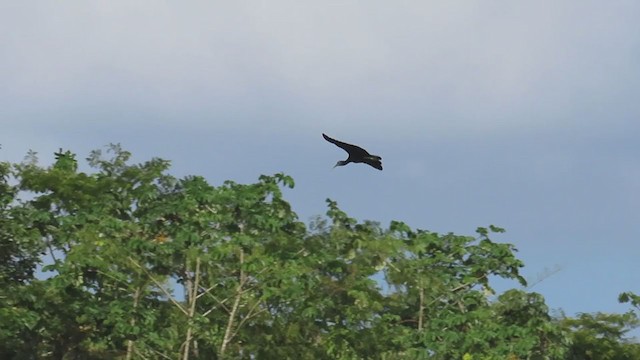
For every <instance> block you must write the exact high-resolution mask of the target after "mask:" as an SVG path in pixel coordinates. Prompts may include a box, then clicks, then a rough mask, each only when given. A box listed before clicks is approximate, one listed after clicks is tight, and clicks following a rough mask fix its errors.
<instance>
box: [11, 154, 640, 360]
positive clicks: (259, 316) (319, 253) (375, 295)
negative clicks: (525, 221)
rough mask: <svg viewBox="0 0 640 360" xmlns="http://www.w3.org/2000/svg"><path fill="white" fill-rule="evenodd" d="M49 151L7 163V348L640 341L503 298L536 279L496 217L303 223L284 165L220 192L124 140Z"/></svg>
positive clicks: (464, 349)
mask: <svg viewBox="0 0 640 360" xmlns="http://www.w3.org/2000/svg"><path fill="white" fill-rule="evenodd" d="M54 156H55V162H54V164H53V165H52V166H49V167H42V166H40V165H38V161H37V158H36V157H35V154H30V156H29V157H28V158H27V160H26V161H25V162H23V163H20V164H9V163H2V164H0V260H1V262H0V274H1V275H2V277H1V278H0V285H1V287H0V289H2V290H1V291H2V293H0V305H1V306H0V357H2V358H24V359H31V358H60V359H74V358H92V359H101V358H104V359H112V358H121V359H138V358H140V359H144V358H169V359H174V358H181V359H250V358H260V359H263V358H264V359H271V358H274V359H280V358H290V357H292V356H295V357H296V358H300V359H356V358H358V359H359V358H371V359H397V358H416V359H420V358H424V359H427V358H428V359H463V358H464V359H467V360H470V359H498V358H499V359H509V358H512V359H562V358H565V355H566V354H567V351H569V350H571V351H572V352H571V353H572V354H574V355H575V354H578V355H575V356H579V354H586V352H582V353H580V352H579V351H582V350H585V349H587V348H588V349H589V351H591V352H592V353H596V352H594V351H596V350H597V351H602V350H603V349H605V350H606V349H610V348H616V349H618V348H624V351H626V352H614V353H611V354H615V356H618V355H619V354H628V353H629V354H632V353H633V352H629V351H635V350H633V349H634V348H633V347H632V346H630V345H629V344H627V343H626V342H625V341H624V339H623V338H622V337H621V335H620V336H618V335H615V334H614V335H613V336H609V337H606V338H607V339H608V340H607V341H608V342H606V343H603V342H602V339H603V337H602V336H601V335H602V334H601V333H597V332H596V333H595V334H596V335H589V334H593V333H592V332H589V331H592V330H593V329H601V328H598V327H596V324H598V326H600V325H601V323H602V319H601V318H594V319H595V320H594V319H590V318H581V319H579V321H582V322H573V323H572V322H571V321H569V320H567V321H565V322H558V321H555V320H554V319H552V318H551V317H550V316H549V311H548V308H547V306H546V305H545V303H544V298H543V297H542V296H541V295H540V294H536V293H529V292H525V291H521V290H510V291H507V292H505V293H503V294H501V295H499V296H498V297H497V298H496V299H494V300H492V299H493V293H494V290H493V288H492V281H493V279H495V278H496V277H501V278H504V279H512V280H514V281H516V282H518V283H520V284H524V283H525V281H524V279H523V278H522V277H521V276H520V274H519V270H520V269H521V268H522V266H523V265H524V264H523V263H522V262H521V261H520V260H518V259H517V257H516V249H515V248H514V247H513V245H510V244H504V243H498V242H494V241H493V240H491V239H490V236H493V235H492V234H495V233H501V232H503V230H502V229H500V228H498V227H495V226H489V227H488V228H478V230H477V234H476V235H475V236H462V235H456V234H453V233H448V234H438V233H434V232H429V231H426V230H413V229H411V228H410V227H409V226H408V225H406V224H404V223H402V222H399V221H394V222H392V223H391V224H390V226H389V227H388V228H385V227H383V226H381V225H380V224H378V223H376V222H373V221H362V222H359V221H357V220H356V219H353V218H351V217H349V216H348V215H347V214H346V213H345V212H344V211H342V210H341V209H340V208H339V207H338V204H337V202H335V201H333V200H330V199H327V212H326V216H325V217H318V218H317V219H316V220H315V221H314V222H313V223H311V224H310V225H308V226H307V225H305V224H304V223H302V222H301V221H300V220H299V219H298V217H297V215H296V213H295V212H294V211H293V210H292V209H291V206H290V205H289V203H287V201H286V200H285V199H284V194H283V188H293V187H294V182H293V179H292V178H290V177H289V176H286V175H285V174H274V175H271V176H266V175H263V176H261V177H260V178H259V179H258V181H256V182H255V183H253V184H237V183H235V182H232V181H226V182H224V183H222V184H221V185H218V186H214V185H211V184H209V183H208V182H207V180H206V179H204V178H202V177H200V176H187V177H184V178H180V179H178V178H175V177H173V176H171V175H169V174H168V170H169V163H168V162H167V161H165V160H162V159H151V160H149V161H146V162H143V163H139V164H131V163H130V158H131V154H130V153H129V152H127V151H125V150H123V149H122V148H121V147H120V146H118V145H112V146H110V147H109V148H108V149H107V152H106V153H105V154H103V152H101V151H94V152H92V153H91V154H90V156H89V157H88V159H87V162H88V164H89V166H90V167H91V170H90V171H89V172H83V171H79V168H80V167H79V166H78V161H77V160H76V155H75V154H74V153H72V152H71V151H67V150H63V149H60V150H59V151H58V152H56V153H55V154H54ZM38 266H42V268H41V269H42V272H43V274H45V275H46V277H47V278H46V279H43V276H37V274H36V269H37V268H38ZM626 296H627V297H625V299H635V298H633V297H632V296H630V295H626ZM625 316H626V317H625V318H624V321H626V322H625V323H624V326H628V325H631V324H632V323H633V322H632V319H631V317H630V316H631V315H625ZM596 320H597V321H596ZM605 320H606V319H605ZM609 320H611V319H609ZM609 320H607V321H609ZM613 320H615V321H618V320H620V319H618V318H616V319H613ZM613 320H611V321H613ZM589 321H590V322H589ZM607 321H605V324H608V323H607ZM611 321H610V322H611ZM615 321H613V323H612V324H613V325H615V324H619V323H616V322H615ZM620 321H622V320H620ZM612 324H609V325H612ZM609 325H608V326H609ZM624 326H623V328H625V327H624ZM613 329H614V330H615V329H616V328H615V327H613ZM625 329H626V328H625ZM587 330H588V331H587ZM618 331H621V330H620V329H618ZM618 334H621V333H620V332H619V333H618ZM583 335H584V336H583ZM569 339H573V341H574V343H573V345H572V347H571V348H570V347H569ZM581 339H586V340H584V341H582V340H581ZM581 341H582V342H581ZM581 349H582V350H581ZM593 349H596V350H593ZM585 351H586V350H585ZM616 351H617V350H616ZM598 354H600V352H598ZM607 354H609V353H607ZM633 354H635V353H633ZM607 356H609V355H607ZM611 356H614V355H611ZM625 356H626V355H625ZM621 359H623V358H621Z"/></svg>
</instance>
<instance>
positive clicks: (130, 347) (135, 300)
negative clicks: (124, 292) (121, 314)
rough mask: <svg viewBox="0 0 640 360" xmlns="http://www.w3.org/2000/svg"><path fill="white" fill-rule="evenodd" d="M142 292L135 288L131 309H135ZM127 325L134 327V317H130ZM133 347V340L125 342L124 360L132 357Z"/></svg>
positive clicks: (129, 359)
mask: <svg viewBox="0 0 640 360" xmlns="http://www.w3.org/2000/svg"><path fill="white" fill-rule="evenodd" d="M141 292H142V289H141V288H140V287H138V288H136V292H135V293H134V294H133V308H134V309H136V308H137V307H138V303H139V302H140V293H141ZM129 324H130V325H131V327H133V326H135V325H136V319H135V317H131V320H130V321H129ZM133 346H134V342H133V340H127V356H126V360H131V357H132V356H133Z"/></svg>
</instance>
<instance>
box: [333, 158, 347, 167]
mask: <svg viewBox="0 0 640 360" xmlns="http://www.w3.org/2000/svg"><path fill="white" fill-rule="evenodd" d="M347 164H348V162H347V161H344V160H340V161H338V162H337V163H336V164H335V165H333V168H334V169H335V168H336V167H338V166H345V165H347Z"/></svg>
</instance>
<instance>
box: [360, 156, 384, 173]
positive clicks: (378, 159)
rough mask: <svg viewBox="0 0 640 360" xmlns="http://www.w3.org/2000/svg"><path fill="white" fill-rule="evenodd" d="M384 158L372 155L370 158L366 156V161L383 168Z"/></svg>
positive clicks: (379, 168) (368, 163) (375, 166)
mask: <svg viewBox="0 0 640 360" xmlns="http://www.w3.org/2000/svg"><path fill="white" fill-rule="evenodd" d="M381 160H382V158H381V157H380V156H372V157H370V158H365V159H364V163H365V164H367V165H370V166H373V167H374V168H376V169H378V170H382V161H381Z"/></svg>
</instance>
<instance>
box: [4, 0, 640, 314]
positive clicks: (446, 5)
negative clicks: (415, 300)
mask: <svg viewBox="0 0 640 360" xmlns="http://www.w3.org/2000/svg"><path fill="white" fill-rule="evenodd" d="M390 4H391V3H389V2H387V1H376V0H369V1H339V2H338V1H325V2H302V1H294V0H290V1H287V0H283V1H277V2H274V1H269V2H267V1H243V2H240V1H233V2H223V1H191V2H188V3H185V2H174V1H142V0H127V1H94V2H86V1H80V0H77V1H73V0H71V1H65V2H50V1H30V2H17V1H4V2H0V54H2V56H0V84H2V85H1V86H0V129H2V131H0V144H2V149H0V161H12V162H17V161H20V160H21V159H22V158H23V157H24V155H25V154H26V152H27V151H28V150H29V149H33V150H35V151H37V152H38V153H39V155H40V158H41V161H42V162H43V163H45V164H46V163H50V162H51V161H52V160H53V152H54V151H57V150H58V149H59V148H64V149H70V150H72V151H73V152H76V153H77V154H78V157H79V158H84V157H86V156H88V154H89V152H90V151H91V150H93V149H98V148H104V146H105V145H107V144H109V143H120V144H122V146H123V147H124V148H125V149H127V150H129V151H131V152H132V153H133V155H134V161H145V160H148V159H150V158H152V157H161V158H164V159H168V160H171V161H172V164H173V165H172V169H171V171H170V172H171V173H172V174H174V175H177V176H184V175H202V176H205V177H206V178H207V179H208V180H209V181H210V182H211V183H212V184H214V185H219V184H221V183H222V182H223V181H224V180H234V181H236V182H241V183H250V182H254V181H256V180H257V178H258V176H259V175H260V174H274V173H276V172H284V173H286V174H288V175H291V176H292V177H293V178H294V179H295V181H296V188H295V189H294V190H286V191H285V196H286V198H287V199H288V200H289V201H290V202H291V204H292V205H293V208H294V210H295V211H296V212H297V213H298V214H299V216H300V218H301V220H303V221H308V220H309V219H310V218H311V217H313V216H315V215H319V214H323V213H324V212H325V211H326V204H325V199H326V198H331V199H333V200H335V201H337V202H338V204H339V205H340V207H341V208H342V209H343V210H345V211H346V212H347V213H348V214H349V215H350V216H352V217H355V218H357V219H360V220H365V219H368V220H375V221H380V222H381V223H382V225H384V226H387V225H388V224H389V221H391V220H400V221H404V222H406V223H407V224H409V225H410V226H412V227H413V228H420V229H426V230H431V231H436V232H441V233H446V232H455V233H459V234H469V235H471V234H473V232H474V230H475V228H476V227H478V226H487V225H489V224H494V225H497V226H500V227H503V228H505V229H506V230H507V232H506V233H505V234H503V235H500V236H497V237H495V238H494V240H496V241H500V242H509V243H513V244H515V246H516V247H517V248H518V250H519V251H518V257H519V258H520V259H522V260H523V261H524V262H525V264H526V266H525V268H523V270H522V274H523V275H524V276H525V277H526V278H528V279H529V280H531V281H532V282H535V280H536V279H538V278H540V276H541V274H545V272H551V273H552V274H549V276H546V277H544V276H542V277H544V279H542V281H540V282H539V283H537V284H536V285H535V286H534V287H533V288H531V289H530V290H531V291H536V292H539V293H541V294H543V295H544V297H545V299H546V302H547V304H548V305H549V307H550V308H551V309H556V310H557V309H562V310H564V311H565V312H566V313H567V314H568V315H572V314H575V313H580V312H595V311H604V312H624V311H627V310H628V309H629V306H628V305H627V304H618V302H617V296H618V294H619V293H620V292H623V291H634V292H636V293H640V271H639V268H640V265H638V264H639V262H638V255H639V254H640V243H639V237H640V166H639V164H638V161H637V159H638V157H639V155H640V142H639V141H638V135H639V134H640V101H639V98H640V97H639V96H640V95H639V94H640V22H638V21H637V14H640V2H638V1H636V0H630V1H624V0H614V1H606V2H603V1H593V0H584V1H569V0H566V1H557V0H553V1H551V0H538V1H518V2H514V1H496V0H483V1H472V0H468V1H459V2H453V1H402V2H394V3H393V5H390ZM323 132H324V133H326V134H328V135H329V136H332V137H335V138H337V139H340V140H343V141H346V142H350V143H355V144H358V145H361V146H363V147H365V148H366V149H367V150H369V151H370V152H371V153H373V154H377V155H380V156H382V158H383V166H384V171H382V172H379V171H377V170H375V169H373V168H370V167H368V166H366V165H362V164H355V165H354V164H351V165H348V166H345V167H340V168H336V169H333V170H332V166H333V165H334V164H335V162H336V161H338V160H344V159H345V158H346V153H344V152H343V151H342V150H340V149H339V148H337V147H335V146H333V145H332V144H329V143H327V142H325V141H324V140H323V139H322V136H321V134H322V133H323ZM498 286H499V287H500V288H501V289H508V288H511V287H517V286H518V285H517V284H516V283H514V282H508V283H499V284H498Z"/></svg>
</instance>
